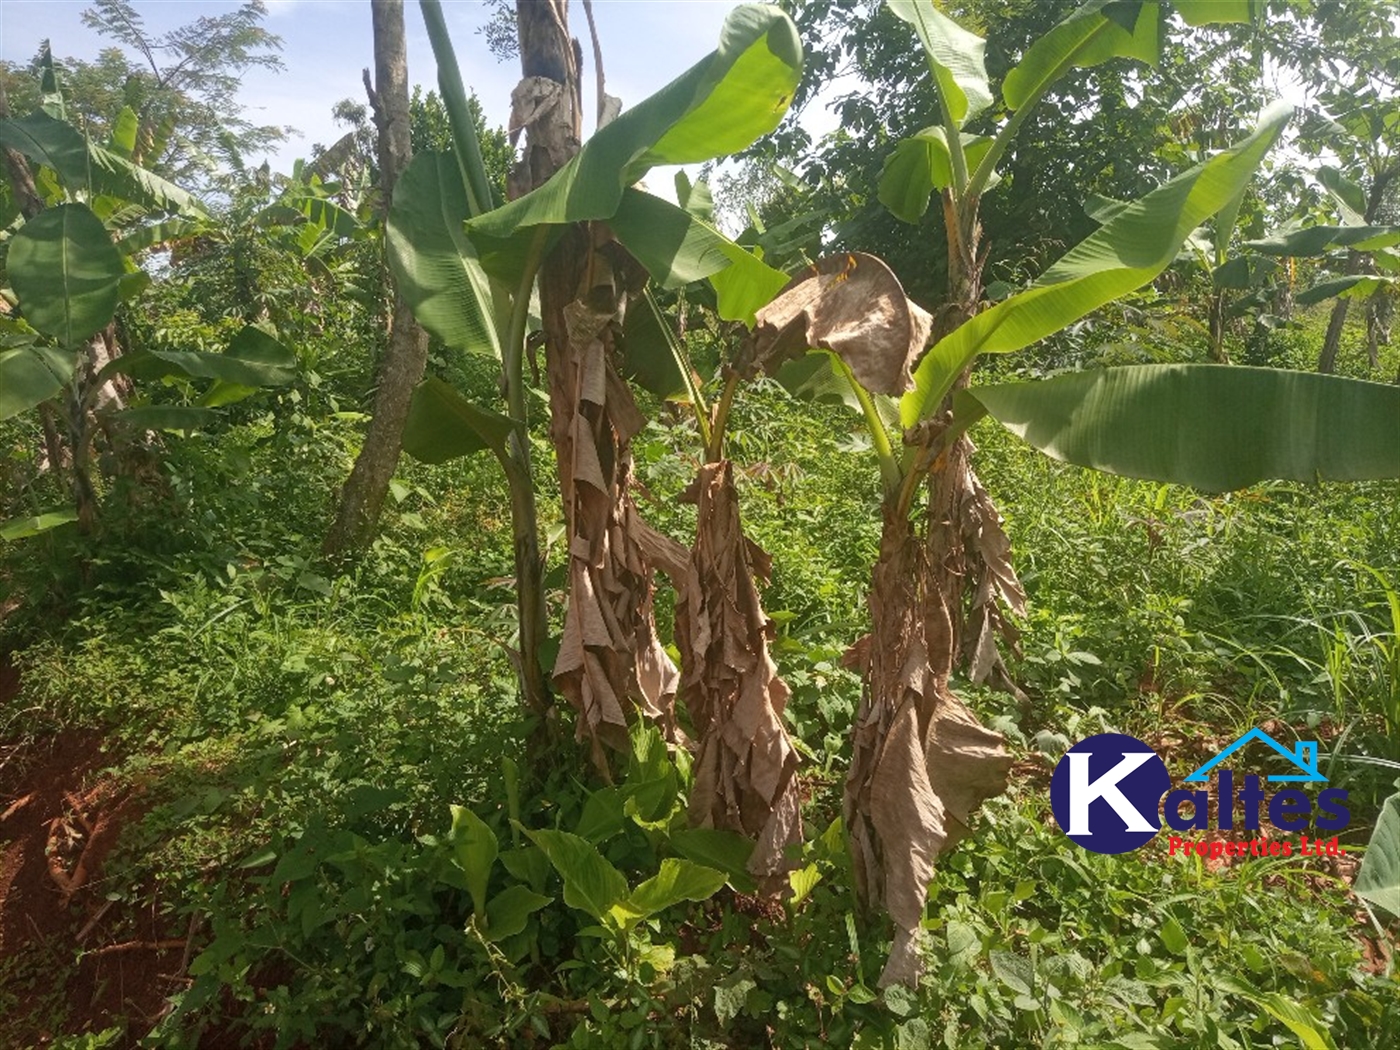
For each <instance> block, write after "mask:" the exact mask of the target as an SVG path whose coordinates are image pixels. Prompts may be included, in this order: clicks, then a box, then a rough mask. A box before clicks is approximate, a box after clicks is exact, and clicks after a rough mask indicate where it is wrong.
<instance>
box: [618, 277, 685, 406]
mask: <svg viewBox="0 0 1400 1050" xmlns="http://www.w3.org/2000/svg"><path fill="white" fill-rule="evenodd" d="M688 368H689V364H688V362H687V361H686V357H685V351H684V350H682V349H681V347H680V343H679V341H678V340H677V338H676V334H675V332H674V331H673V330H672V329H671V322H670V320H669V319H668V318H666V317H664V316H662V314H661V310H660V308H659V307H658V306H657V303H656V297H655V296H654V295H652V292H651V289H650V288H647V289H646V290H645V291H644V293H643V295H642V296H641V298H640V299H637V300H634V301H633V302H632V303H631V304H630V305H629V306H628V307H627V315H626V318H625V319H624V327H623V339H622V374H623V375H624V376H625V377H626V378H628V379H630V380H632V382H634V383H636V384H637V385H638V386H640V387H641V388H642V389H643V390H649V391H651V393H653V394H655V395H656V396H657V397H659V398H661V399H662V400H665V401H683V402H691V401H693V389H692V386H693V383H694V382H695V381H694V380H692V381H690V382H687V377H686V369H688Z"/></svg>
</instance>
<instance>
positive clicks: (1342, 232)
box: [1244, 226, 1400, 258]
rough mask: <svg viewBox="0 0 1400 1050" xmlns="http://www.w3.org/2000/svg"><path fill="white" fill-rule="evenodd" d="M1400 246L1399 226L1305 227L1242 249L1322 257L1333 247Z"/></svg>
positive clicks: (1368, 249)
mask: <svg viewBox="0 0 1400 1050" xmlns="http://www.w3.org/2000/svg"><path fill="white" fill-rule="evenodd" d="M1395 244H1400V226H1305V227H1303V228H1302V229H1299V230H1288V231H1286V232H1277V233H1272V234H1270V235H1269V236H1268V237H1264V238H1261V239H1260V240H1257V241H1245V242H1244V246H1245V247H1246V248H1248V249H1249V250H1251V251H1256V252H1258V253H1259V254H1260V255H1290V256H1293V257H1295V258H1297V257H1300V256H1305V255H1325V254H1326V253H1327V252H1329V251H1331V250H1332V249H1333V248H1351V249H1353V250H1354V251H1358V252H1371V251H1375V250H1376V249H1378V248H1389V247H1390V246H1392V245H1395Z"/></svg>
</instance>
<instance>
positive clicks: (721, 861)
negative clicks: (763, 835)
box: [670, 828, 756, 893]
mask: <svg viewBox="0 0 1400 1050" xmlns="http://www.w3.org/2000/svg"><path fill="white" fill-rule="evenodd" d="M670 841H671V848H672V849H674V850H675V851H676V852H677V853H679V854H680V855H681V856H682V857H684V858H685V859H686V860H691V861H694V862H695V863H696V864H703V865H705V866H706V867H708V868H715V869H717V870H719V871H722V872H724V873H725V875H726V876H728V879H729V884H730V885H731V886H733V887H734V888H735V889H736V890H739V891H740V892H744V893H752V892H753V890H754V887H755V885H756V883H755V882H754V879H753V876H751V875H750V874H749V857H750V856H751V855H752V854H753V849H754V844H753V841H752V840H751V839H748V838H745V837H744V836H743V835H740V834H739V833H738V832H737V831H726V830H724V829H722V828H683V829H681V830H679V831H673V832H671V838H670Z"/></svg>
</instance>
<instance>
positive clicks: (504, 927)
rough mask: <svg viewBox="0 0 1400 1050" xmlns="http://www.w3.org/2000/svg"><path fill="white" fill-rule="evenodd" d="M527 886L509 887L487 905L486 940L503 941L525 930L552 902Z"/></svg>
mask: <svg viewBox="0 0 1400 1050" xmlns="http://www.w3.org/2000/svg"><path fill="white" fill-rule="evenodd" d="M553 899H554V898H553V897H546V896H545V895H544V894H542V893H536V892H534V891H533V890H531V889H528V888H527V887H525V886H521V885H518V884H517V885H515V886H507V887H506V888H505V889H503V890H502V891H501V892H500V893H498V894H496V895H495V896H494V897H492V898H491V899H490V900H489V901H487V903H486V939H487V940H488V941H492V942H495V941H503V940H505V939H506V938H507V937H514V936H515V935H516V934H517V933H519V932H521V931H522V930H523V929H525V923H526V922H528V921H529V919H530V916H531V915H533V914H534V913H535V912H537V911H539V910H540V909H541V908H543V907H544V906H545V905H546V904H548V903H549V902H550V901H552V900H553Z"/></svg>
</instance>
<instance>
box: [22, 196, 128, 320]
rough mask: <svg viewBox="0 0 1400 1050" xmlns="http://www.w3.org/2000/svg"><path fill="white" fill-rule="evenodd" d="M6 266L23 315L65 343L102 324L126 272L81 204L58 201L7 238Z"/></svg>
mask: <svg viewBox="0 0 1400 1050" xmlns="http://www.w3.org/2000/svg"><path fill="white" fill-rule="evenodd" d="M6 267H7V269H8V270H9V274H10V284H11V286H12V287H13V288H14V290H15V296H16V297H17V298H18V299H19V305H20V309H21V310H23V311H24V319H25V320H26V321H28V322H29V323H30V324H31V325H33V326H34V328H36V329H37V330H38V331H40V332H42V333H43V334H44V335H47V336H49V337H51V338H53V339H55V340H57V341H58V343H59V345H60V346H64V347H75V346H77V345H78V344H79V343H81V342H82V341H83V340H85V339H87V338H88V337H89V336H91V335H92V334H93V333H94V332H98V331H101V330H102V329H103V328H105V327H106V325H107V322H108V321H110V320H111V319H112V315H113V313H114V312H115V311H116V308H117V299H118V295H119V294H120V289H119V287H118V285H119V282H120V281H121V279H122V275H123V274H124V273H125V272H126V270H125V268H124V267H123V266H122V258H121V255H120V253H118V251H117V249H116V246H115V245H113V244H112V238H111V237H109V236H108V234H107V229H106V227H104V226H103V225H102V220H101V219H99V218H98V217H97V216H96V215H94V214H93V213H92V211H91V210H90V209H89V208H88V207H87V205H85V204H60V205H59V206H58V207H56V208H48V209H46V210H44V211H42V212H40V213H39V214H38V215H36V216H34V218H32V219H30V220H29V221H28V222H26V223H25V224H24V225H23V226H22V227H20V229H19V231H18V232H17V233H16V234H15V235H14V236H13V237H12V238H10V253H9V256H8V258H7V260H6Z"/></svg>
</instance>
